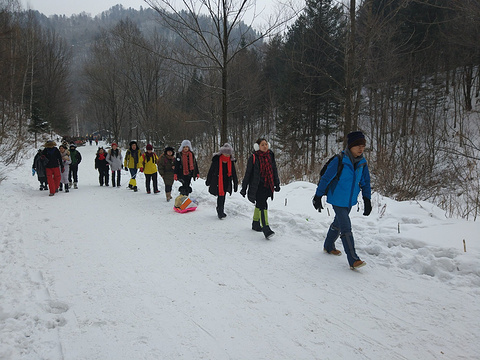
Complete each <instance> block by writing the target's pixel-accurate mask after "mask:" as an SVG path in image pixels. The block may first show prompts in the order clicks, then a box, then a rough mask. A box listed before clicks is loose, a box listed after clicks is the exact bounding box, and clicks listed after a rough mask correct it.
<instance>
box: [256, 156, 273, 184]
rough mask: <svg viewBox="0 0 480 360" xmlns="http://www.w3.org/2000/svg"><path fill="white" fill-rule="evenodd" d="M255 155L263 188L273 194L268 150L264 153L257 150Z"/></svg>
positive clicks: (271, 170) (270, 159) (271, 168)
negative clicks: (258, 161)
mask: <svg viewBox="0 0 480 360" xmlns="http://www.w3.org/2000/svg"><path fill="white" fill-rule="evenodd" d="M255 154H257V156H258V159H259V160H260V177H261V178H262V179H263V182H264V183H265V187H266V188H268V189H270V190H272V193H273V189H274V183H273V167H272V158H271V156H270V150H267V151H266V152H263V151H260V150H258V151H257V152H255Z"/></svg>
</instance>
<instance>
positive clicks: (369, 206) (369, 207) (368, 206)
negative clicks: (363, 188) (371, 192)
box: [363, 196, 372, 216]
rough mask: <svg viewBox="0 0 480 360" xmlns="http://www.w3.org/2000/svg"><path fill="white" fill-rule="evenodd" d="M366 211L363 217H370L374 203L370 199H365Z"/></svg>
mask: <svg viewBox="0 0 480 360" xmlns="http://www.w3.org/2000/svg"><path fill="white" fill-rule="evenodd" d="M363 204H364V210H363V215H365V216H368V215H370V213H371V212H372V202H371V201H370V199H369V198H367V197H365V196H364V197H363Z"/></svg>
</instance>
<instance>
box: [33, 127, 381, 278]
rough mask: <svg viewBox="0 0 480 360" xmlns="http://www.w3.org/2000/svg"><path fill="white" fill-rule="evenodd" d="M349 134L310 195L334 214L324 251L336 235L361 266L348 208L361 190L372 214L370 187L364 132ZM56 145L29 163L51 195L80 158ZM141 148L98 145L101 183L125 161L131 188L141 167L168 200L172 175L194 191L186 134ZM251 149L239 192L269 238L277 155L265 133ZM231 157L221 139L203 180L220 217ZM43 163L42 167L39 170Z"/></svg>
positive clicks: (234, 180) (230, 180)
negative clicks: (173, 142)
mask: <svg viewBox="0 0 480 360" xmlns="http://www.w3.org/2000/svg"><path fill="white" fill-rule="evenodd" d="M347 138H348V146H347V148H346V149H345V150H344V151H342V152H341V153H340V154H338V155H337V156H335V157H334V158H332V160H331V161H330V162H329V163H328V166H327V167H326V171H325V173H324V174H323V175H322V176H321V179H320V181H319V183H318V186H317V190H316V193H315V196H314V198H313V206H314V207H315V209H317V210H318V211H321V210H322V209H323V204H322V198H323V196H326V202H327V203H329V204H331V205H332V206H333V209H334V211H335V218H334V220H333V222H332V224H331V225H330V228H329V230H328V233H327V236H326V239H325V242H324V251H325V252H326V253H328V254H331V255H337V256H339V255H341V254H342V253H341V251H340V250H338V249H336V247H335V242H336V240H337V239H338V238H339V237H340V239H341V240H342V244H343V248H344V251H345V253H346V255H347V260H348V263H349V265H350V267H351V268H352V269H356V268H359V267H361V266H364V265H365V262H364V261H362V260H360V258H359V257H358V255H357V253H356V251H355V243H354V238H353V233H352V229H351V221H350V217H349V213H350V210H351V208H352V207H353V206H354V205H355V204H356V203H357V198H358V194H359V193H360V191H361V192H362V197H363V200H364V205H365V206H364V208H365V211H364V215H365V216H368V215H369V214H370V212H371V210H372V206H371V201H370V198H371V188H370V174H369V170H368V166H367V161H366V159H365V158H364V157H363V151H364V150H365V145H366V140H365V136H364V134H363V133H362V132H360V131H355V132H352V133H350V134H348V136H347ZM55 146H56V144H55V142H53V141H49V142H47V143H46V144H45V149H44V150H43V151H40V150H39V153H38V154H37V156H36V157H35V159H34V165H33V167H32V168H33V170H32V171H33V174H34V173H35V171H36V172H37V174H38V177H39V181H40V190H43V189H45V190H46V189H48V188H49V189H50V196H53V195H54V194H55V192H58V191H59V190H61V189H62V187H61V185H60V184H63V185H64V187H65V191H66V192H68V191H69V187H71V185H72V178H73V181H74V182H73V184H74V188H77V181H78V179H77V171H78V164H79V163H80V161H81V155H80V153H79V152H78V151H77V150H76V147H75V145H74V144H70V149H67V148H66V146H65V145H63V144H62V145H60V148H59V149H57V148H56V147H55ZM145 150H146V151H145V152H143V153H142V151H141V150H140V149H139V148H138V144H137V142H136V141H131V142H130V143H129V148H128V149H127V151H126V153H125V158H123V157H122V153H121V151H120V149H119V148H118V145H117V144H116V143H113V144H112V145H111V148H110V149H109V150H108V152H105V150H104V149H103V148H102V147H101V148H99V149H98V151H97V154H96V157H95V168H96V169H97V170H98V172H99V183H100V186H103V185H105V186H109V176H110V172H111V177H112V185H113V186H114V187H115V186H117V187H120V186H121V170H122V167H123V168H124V169H125V170H127V171H129V173H130V180H129V183H128V188H129V189H131V190H133V191H134V192H137V191H138V187H137V179H136V178H137V174H138V172H139V171H140V172H143V173H144V174H145V188H146V191H147V193H148V194H150V193H151V192H152V186H153V193H154V194H157V193H159V192H160V191H159V190H158V178H157V172H158V173H159V174H160V176H161V177H162V179H163V181H164V184H165V195H166V200H167V201H170V200H171V199H172V195H171V192H172V186H173V184H174V181H179V182H180V184H181V185H180V187H179V192H180V194H181V195H184V196H188V195H189V194H190V193H191V192H192V187H191V181H192V180H196V179H198V178H199V176H200V174H199V170H198V165H197V160H196V158H195V154H194V153H193V151H192V144H191V142H190V141H189V140H183V141H182V143H181V145H180V147H179V148H178V151H177V153H175V149H174V148H172V147H166V148H165V149H164V151H163V153H162V154H161V155H160V156H158V155H157V154H156V153H155V152H154V151H153V146H152V145H151V144H148V145H147V146H146V149H145ZM254 150H255V151H254V152H253V153H252V154H251V155H250V156H249V158H248V161H247V168H246V171H245V175H244V177H243V181H242V184H241V185H242V189H241V190H240V194H241V195H242V196H243V197H246V198H248V200H249V201H250V202H252V203H253V204H255V208H254V211H253V218H252V230H254V231H258V232H262V233H263V235H264V236H265V238H267V239H270V238H271V237H272V236H273V235H274V234H275V232H274V231H273V230H272V229H271V228H270V225H269V220H268V199H273V197H274V193H275V192H279V191H280V180H279V176H278V170H277V165H276V162H275V155H274V153H273V152H272V151H271V150H270V144H269V142H268V141H267V140H266V139H265V138H260V139H258V140H257V141H256V142H255V144H254ZM235 163H236V159H235V158H234V151H233V148H232V146H231V145H230V144H228V143H225V144H224V145H223V146H222V147H220V149H219V151H218V152H217V153H215V154H214V155H213V157H212V162H211V165H210V168H209V171H208V174H207V177H206V181H205V184H206V185H207V186H208V190H209V192H210V194H212V195H214V196H216V197H217V206H216V211H217V216H218V218H219V219H224V218H225V217H226V216H227V214H226V213H225V199H226V194H227V193H229V194H230V195H231V194H232V192H237V191H238V185H239V181H238V176H237V171H236V167H235ZM42 166H43V168H44V169H45V172H43V171H42ZM43 174H45V175H43ZM47 184H48V187H47ZM69 185H70V186H69ZM151 185H152V186H151Z"/></svg>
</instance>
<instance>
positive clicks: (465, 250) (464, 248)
mask: <svg viewBox="0 0 480 360" xmlns="http://www.w3.org/2000/svg"><path fill="white" fill-rule="evenodd" d="M463 252H467V244H466V243H465V239H463Z"/></svg>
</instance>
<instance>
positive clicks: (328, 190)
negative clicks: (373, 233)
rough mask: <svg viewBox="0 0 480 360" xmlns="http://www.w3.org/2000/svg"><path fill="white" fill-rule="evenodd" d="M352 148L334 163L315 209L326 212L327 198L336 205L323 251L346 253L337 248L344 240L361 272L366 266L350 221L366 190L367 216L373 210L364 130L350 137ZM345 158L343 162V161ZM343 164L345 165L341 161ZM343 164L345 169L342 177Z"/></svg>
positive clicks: (322, 180) (321, 185)
mask: <svg viewBox="0 0 480 360" xmlns="http://www.w3.org/2000/svg"><path fill="white" fill-rule="evenodd" d="M347 139H348V146H347V148H346V149H345V150H344V151H342V153H341V156H336V157H335V158H334V159H333V160H332V161H330V163H329V164H328V167H327V169H326V171H325V173H324V174H323V175H322V177H321V178H320V182H319V183H318V186H317V191H316V192H315V197H314V198H313V206H314V207H315V209H317V210H318V211H319V212H320V211H321V210H322V209H323V206H322V196H324V195H327V203H329V204H331V205H332V206H333V210H334V211H335V219H334V220H333V223H332V224H331V225H330V228H329V230H328V233H327V237H326V238H325V243H324V245H323V249H324V251H325V252H326V253H328V254H332V255H338V256H340V255H341V254H342V253H341V251H340V250H337V249H336V248H335V241H336V240H337V239H338V237H340V238H341V239H342V243H343V248H344V250H345V253H346V254H347V259H348V263H349V265H350V268H351V269H352V270H353V269H357V268H359V267H362V266H364V265H366V263H365V261H362V260H360V258H359V257H358V255H357V253H356V251H355V241H354V239H353V234H352V224H351V222H350V217H349V214H350V210H351V208H352V206H354V205H355V204H356V203H357V198H358V194H359V193H360V190H361V191H362V197H363V201H364V204H365V209H364V213H363V215H365V216H368V215H370V212H371V211H372V204H371V201H370V199H371V188H370V173H369V171H368V166H367V160H365V158H364V157H363V151H364V150H365V145H366V141H365V135H363V133H362V132H361V131H354V132H351V133H350V134H348V135H347ZM340 159H341V160H340ZM339 161H342V164H339V163H338V162H339ZM339 165H341V166H343V167H340V168H341V172H340V174H339V175H338V169H339Z"/></svg>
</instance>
